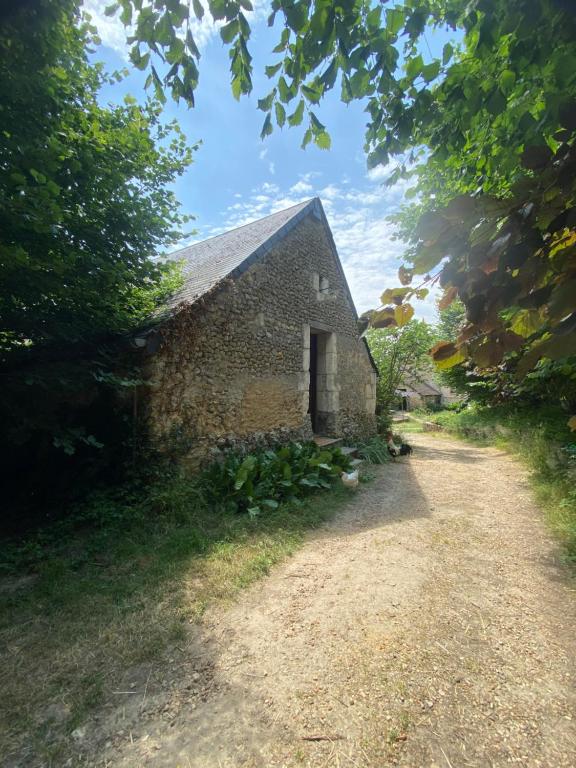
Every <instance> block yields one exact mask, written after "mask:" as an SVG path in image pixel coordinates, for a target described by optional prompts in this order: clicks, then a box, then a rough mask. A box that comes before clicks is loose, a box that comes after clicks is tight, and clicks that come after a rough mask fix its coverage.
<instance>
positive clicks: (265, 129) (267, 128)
mask: <svg viewBox="0 0 576 768" xmlns="http://www.w3.org/2000/svg"><path fill="white" fill-rule="evenodd" d="M273 130H274V129H273V127H272V113H271V112H268V114H267V115H266V118H265V119H264V124H263V125H262V130H261V131H260V138H261V139H265V138H266V136H270V134H271V133H272V131H273Z"/></svg>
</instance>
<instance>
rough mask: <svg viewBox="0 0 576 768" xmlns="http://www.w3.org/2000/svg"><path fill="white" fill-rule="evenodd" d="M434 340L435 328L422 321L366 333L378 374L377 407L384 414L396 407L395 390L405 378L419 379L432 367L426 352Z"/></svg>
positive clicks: (396, 397)
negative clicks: (417, 376)
mask: <svg viewBox="0 0 576 768" xmlns="http://www.w3.org/2000/svg"><path fill="white" fill-rule="evenodd" d="M436 339H437V334H436V330H435V328H434V327H433V326H431V325H429V324H428V323H426V322H425V321H424V320H411V321H410V322H408V323H406V324H404V325H402V326H401V327H398V326H396V327H391V328H383V329H376V328H373V329H371V330H369V331H368V333H367V340H368V345H369V347H370V352H371V353H372V357H373V358H374V361H375V363H376V366H377V367H378V374H379V376H378V389H377V396H378V405H379V408H380V409H381V411H382V412H383V413H387V412H388V410H389V409H390V408H392V407H393V405H394V404H395V402H396V400H397V399H398V396H397V390H398V387H399V386H400V384H401V382H402V380H403V378H404V377H405V376H406V375H409V374H420V375H422V374H423V372H424V371H425V369H426V367H431V366H430V358H429V356H428V352H429V350H430V347H431V346H432V345H433V344H434V342H435V341H436Z"/></svg>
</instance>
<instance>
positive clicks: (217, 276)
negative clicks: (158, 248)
mask: <svg viewBox="0 0 576 768" xmlns="http://www.w3.org/2000/svg"><path fill="white" fill-rule="evenodd" d="M321 208H322V206H321V204H320V201H319V200H318V199H317V198H314V199H312V200H307V201H306V202H304V203H298V205H294V206H292V207H291V208H287V209H286V210H284V211H279V212H278V213H273V214H272V215H271V216H266V217H265V218H263V219H259V220H258V221H253V222H251V223H250V224H245V225H244V226H242V227H238V228H236V229H231V230H230V231H229V232H224V233H223V234H221V235H216V237H211V238H209V239H208V240H203V241H202V242H200V243H193V244H192V245H189V246H187V247H186V248H182V249H181V250H179V251H175V252H174V253H171V254H170V256H169V258H170V259H173V260H175V261H182V262H183V271H184V278H185V284H184V285H183V286H182V288H181V289H180V290H179V291H178V293H176V294H175V296H174V297H173V298H172V301H171V302H170V304H171V305H172V306H176V305H177V304H179V303H180V302H182V301H187V302H194V301H196V300H197V299H199V298H200V297H201V296H203V295H204V294H205V293H208V291H210V290H211V289H212V288H214V286H216V285H218V283H219V282H221V281H222V280H223V279H224V278H226V277H236V276H238V275H239V274H241V273H242V272H243V271H245V270H246V269H247V268H248V267H249V266H250V264H252V263H253V261H255V260H256V259H257V258H259V257H260V256H262V255H264V253H266V252H267V251H268V250H269V249H270V248H271V247H272V246H273V245H274V244H275V243H276V242H277V241H278V239H279V238H280V237H282V236H283V235H285V234H286V232H287V231H289V229H291V227H292V226H294V224H296V222H297V221H299V220H300V219H302V218H303V217H304V216H305V215H307V214H308V213H310V212H313V213H316V215H317V216H318V217H319V218H320V211H321ZM322 214H323V212H322Z"/></svg>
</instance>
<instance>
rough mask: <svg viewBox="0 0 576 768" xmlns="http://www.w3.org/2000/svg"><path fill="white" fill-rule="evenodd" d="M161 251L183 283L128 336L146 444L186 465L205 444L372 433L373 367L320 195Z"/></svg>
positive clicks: (198, 457) (203, 451) (196, 460)
mask: <svg viewBox="0 0 576 768" xmlns="http://www.w3.org/2000/svg"><path fill="white" fill-rule="evenodd" d="M172 258H174V259H175V260H178V261H180V262H181V263H182V264H183V269H184V276H185V283H184V285H183V287H182V288H181V290H180V291H179V292H178V294H177V295H176V296H174V298H173V300H172V302H171V304H170V308H169V312H168V313H167V314H166V315H164V316H163V318H162V320H161V321H160V322H158V323H157V324H156V325H155V326H154V327H153V328H150V329H148V331H147V332H146V333H142V334H140V335H139V336H138V337H136V338H135V339H134V342H135V344H136V345H137V346H138V347H141V348H143V351H144V350H145V352H146V362H145V370H146V373H147V378H148V379H149V380H150V382H151V386H149V387H146V396H145V398H144V413H145V419H146V422H147V434H148V435H149V438H150V439H151V441H152V444H153V445H154V446H155V447H157V448H159V449H160V450H166V451H170V452H174V451H176V452H177V453H178V454H179V455H181V456H183V457H186V458H187V459H188V460H189V461H190V462H191V463H192V464H195V463H199V462H201V461H202V459H203V458H205V457H206V456H207V455H208V454H209V453H210V452H211V449H213V448H214V447H220V448H225V447H229V446H247V447H251V446H254V445H266V444H273V443H276V442H281V441H287V440H294V439H300V440H302V439H310V438H312V437H313V436H314V435H321V436H329V437H334V438H340V437H342V438H346V439H355V438H364V437H368V436H369V435H371V434H373V433H374V432H375V428H376V424H375V415H374V414H375V406H376V367H375V365H374V362H373V360H372V358H371V356H370V353H369V351H368V347H367V345H366V342H365V341H364V339H361V338H360V335H359V331H358V328H357V314H356V310H355V308H354V304H353V301H352V297H351V295H350V291H349V288H348V285H347V283H346V278H345V276H344V272H343V270H342V265H341V263H340V260H339V258H338V254H337V251H336V247H335V244H334V240H333V238H332V234H331V232H330V227H329V226H328V222H327V220H326V216H325V214H324V210H323V208H322V205H321V203H320V200H319V199H317V198H315V199H313V200H310V201H308V202H305V203H300V204H299V205H295V206H293V207H292V208H289V209H287V210H284V211H280V212H279V213H275V214H272V215H271V216H267V217H266V218H263V219H260V220H259V221H255V222H253V223H251V224H246V225H245V226H242V227H239V228H237V229H234V230H232V231H230V232H226V233H224V234H222V235H218V236H216V237H212V238H210V239H209V240H205V241H203V242H200V243H195V244H194V245H191V246H188V247H187V248H184V249H182V250H180V251H178V252H176V253H175V254H172ZM139 409H140V410H141V406H139Z"/></svg>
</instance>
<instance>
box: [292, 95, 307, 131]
mask: <svg viewBox="0 0 576 768" xmlns="http://www.w3.org/2000/svg"><path fill="white" fill-rule="evenodd" d="M303 117H304V99H300V102H299V104H298V106H297V107H296V109H295V110H294V112H293V113H292V114H291V115H288V125H290V126H291V127H292V128H293V127H294V126H296V125H300V123H301V122H302V119H303Z"/></svg>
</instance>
